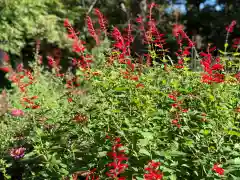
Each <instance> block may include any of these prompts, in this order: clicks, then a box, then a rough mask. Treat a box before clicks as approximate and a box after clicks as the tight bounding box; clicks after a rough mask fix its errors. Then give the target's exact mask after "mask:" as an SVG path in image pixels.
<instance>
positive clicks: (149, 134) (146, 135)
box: [141, 132, 153, 140]
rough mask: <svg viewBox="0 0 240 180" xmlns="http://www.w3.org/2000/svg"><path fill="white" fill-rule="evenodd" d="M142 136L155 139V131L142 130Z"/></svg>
mask: <svg viewBox="0 0 240 180" xmlns="http://www.w3.org/2000/svg"><path fill="white" fill-rule="evenodd" d="M141 134H142V136H143V137H144V138H146V139H148V140H152V139H153V133H150V132H141Z"/></svg>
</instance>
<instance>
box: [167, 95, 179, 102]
mask: <svg viewBox="0 0 240 180" xmlns="http://www.w3.org/2000/svg"><path fill="white" fill-rule="evenodd" d="M168 97H169V98H170V99H172V100H174V101H176V100H177V97H176V96H175V95H173V94H169V95H168Z"/></svg>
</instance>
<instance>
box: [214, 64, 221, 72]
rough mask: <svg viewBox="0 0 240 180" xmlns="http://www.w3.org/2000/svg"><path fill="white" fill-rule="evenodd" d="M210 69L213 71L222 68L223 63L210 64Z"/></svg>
mask: <svg viewBox="0 0 240 180" xmlns="http://www.w3.org/2000/svg"><path fill="white" fill-rule="evenodd" d="M212 70H213V71H215V70H223V65H222V64H214V65H213V66H212Z"/></svg>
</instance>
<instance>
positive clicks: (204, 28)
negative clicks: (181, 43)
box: [0, 0, 240, 61]
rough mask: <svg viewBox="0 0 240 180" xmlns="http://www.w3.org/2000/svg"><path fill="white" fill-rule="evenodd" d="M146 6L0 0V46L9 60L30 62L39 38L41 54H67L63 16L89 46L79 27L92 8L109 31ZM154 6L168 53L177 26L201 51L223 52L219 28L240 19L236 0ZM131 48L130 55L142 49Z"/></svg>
mask: <svg viewBox="0 0 240 180" xmlns="http://www.w3.org/2000/svg"><path fill="white" fill-rule="evenodd" d="M151 2H153V1H151ZM148 3H150V1H147V0H39V1H36V0H0V11H1V16H0V24H1V25H0V48H1V49H3V50H4V51H6V52H8V53H9V54H10V56H11V59H13V60H14V61H22V60H23V59H25V61H26V59H27V58H29V60H30V59H31V58H32V56H33V52H34V47H35V42H36V40H41V42H42V45H41V47H42V53H43V54H44V52H45V53H46V51H51V48H50V46H49V45H52V46H51V47H58V48H60V49H62V50H64V49H65V50H67V49H69V47H70V43H69V42H68V40H67V37H66V35H65V29H64V27H63V20H64V19H65V18H68V19H69V20H70V22H71V23H73V25H74V28H76V29H77V30H78V31H80V32H81V38H82V39H83V40H85V41H86V42H87V44H88V46H87V47H89V48H91V47H93V44H94V41H93V40H92V38H90V37H89V36H88V34H87V29H86V27H85V26H84V23H85V16H86V14H89V15H90V16H91V17H93V20H94V21H95V20H96V19H94V18H95V17H94V15H93V13H92V8H99V9H100V11H102V12H103V14H104V15H105V16H106V18H107V20H108V24H109V28H111V27H112V26H117V27H119V28H120V29H122V28H124V27H126V25H127V24H128V22H129V21H131V22H132V23H134V21H135V18H136V17H137V16H138V15H142V16H145V17H146V16H147V11H148V7H147V4H148ZM155 3H156V4H159V6H158V8H156V10H155V11H154V17H155V19H156V21H157V26H158V27H159V29H160V31H161V32H162V33H164V34H165V37H166V41H167V43H168V44H169V45H168V47H170V48H171V49H173V51H174V50H175V49H176V48H177V46H176V43H175V42H174V39H173V37H172V25H173V24H174V23H180V24H183V25H184V26H185V30H186V31H187V32H188V34H189V35H190V37H191V38H193V36H196V35H199V36H200V37H201V39H202V42H201V43H202V46H203V47H206V45H207V44H208V43H213V44H215V45H216V46H217V47H219V48H220V49H223V46H224V40H225V34H226V30H225V27H226V26H227V25H228V24H230V23H231V21H232V20H236V21H238V22H239V19H240V9H239V8H238V7H239V4H240V3H239V1H238V0H231V1H225V0H172V1H170V0H156V1H155ZM238 29H239V25H237V28H236V29H235V32H233V34H232V36H231V37H232V38H234V37H238V36H239V31H238ZM135 32H137V28H136V29H135ZM136 41H137V38H136ZM204 45H205V46H204ZM137 48H138V49H135V50H136V51H138V50H139V49H141V48H143V47H140V46H139V47H137Z"/></svg>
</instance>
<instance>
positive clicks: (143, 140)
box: [139, 139, 149, 146]
mask: <svg viewBox="0 0 240 180" xmlns="http://www.w3.org/2000/svg"><path fill="white" fill-rule="evenodd" d="M148 143H149V140H148V139H139V145H140V146H147V145H148Z"/></svg>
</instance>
